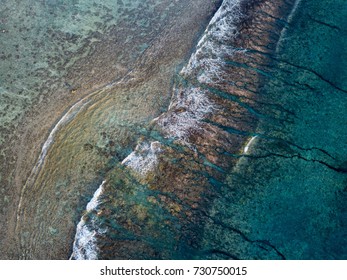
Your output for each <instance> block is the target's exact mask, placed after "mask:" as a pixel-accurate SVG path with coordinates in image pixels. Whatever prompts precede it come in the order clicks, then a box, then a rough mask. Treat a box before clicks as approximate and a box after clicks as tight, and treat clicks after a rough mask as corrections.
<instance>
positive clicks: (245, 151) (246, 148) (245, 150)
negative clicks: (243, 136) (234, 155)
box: [243, 136, 257, 154]
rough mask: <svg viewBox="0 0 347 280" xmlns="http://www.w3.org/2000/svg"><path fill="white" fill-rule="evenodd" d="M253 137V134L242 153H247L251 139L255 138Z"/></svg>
mask: <svg viewBox="0 0 347 280" xmlns="http://www.w3.org/2000/svg"><path fill="white" fill-rule="evenodd" d="M255 138H257V136H253V137H252V138H251V139H250V140H249V141H248V143H247V145H246V147H245V148H244V149H243V153H244V154H247V152H248V150H249V147H250V146H251V144H252V143H253V141H254V140H255Z"/></svg>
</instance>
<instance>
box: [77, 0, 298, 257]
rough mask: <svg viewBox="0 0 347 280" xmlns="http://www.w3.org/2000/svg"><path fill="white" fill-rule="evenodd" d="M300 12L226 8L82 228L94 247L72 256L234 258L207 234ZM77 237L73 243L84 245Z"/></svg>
mask: <svg viewBox="0 0 347 280" xmlns="http://www.w3.org/2000/svg"><path fill="white" fill-rule="evenodd" d="M293 7H294V3H291V4H289V3H282V2H280V1H277V2H276V3H274V2H273V1H272V2H271V3H270V1H224V2H223V3H222V5H221V7H220V8H219V10H218V11H217V12H216V14H215V15H214V17H213V18H212V19H211V21H210V23H209V25H208V27H207V29H206V30H205V32H204V34H203V36H202V38H201V39H200V41H199V42H198V44H197V47H196V50H195V52H194V53H193V54H192V56H191V57H190V59H189V61H188V63H187V65H186V66H184V67H183V69H182V70H181V71H180V73H179V74H178V75H177V77H176V82H175V85H174V87H173V90H172V98H171V102H170V105H169V107H168V111H167V112H165V113H163V114H162V115H160V116H159V117H157V118H155V119H154V120H153V121H152V122H151V123H150V125H149V127H148V128H147V129H148V131H149V132H148V135H147V136H144V137H143V139H140V141H139V142H138V145H137V147H136V149H135V151H134V152H132V153H131V154H130V155H129V156H128V157H127V158H125V159H124V160H123V162H122V165H123V166H119V167H117V168H116V169H114V170H111V171H110V172H109V174H107V175H106V177H105V178H106V179H105V180H106V182H107V183H106V184H105V189H104V192H103V195H102V196H101V197H100V199H99V204H98V206H97V207H96V208H95V209H93V210H91V211H88V212H87V213H86V214H85V216H84V217H83V218H82V220H83V221H84V223H85V226H86V228H88V230H89V232H93V236H92V238H90V244H93V245H96V246H95V247H90V246H89V247H87V248H88V250H86V247H84V246H80V247H74V252H73V255H72V257H73V258H79V257H82V258H86V259H88V258H90V257H93V258H94V257H95V256H96V255H97V256H98V257H99V258H101V259H124V258H126V259H127V258H130V259H137V258H144V259H157V258H159V259H167V258H169V259H177V258H178V259H191V258H207V257H210V256H212V257H213V256H214V257H217V258H218V257H225V256H226V257H233V256H234V254H233V253H232V250H231V251H229V250H225V251H223V250H217V249H215V248H214V247H211V248H204V246H203V243H202V242H203V234H202V233H203V232H204V231H205V226H206V224H209V222H210V219H211V218H210V214H209V212H210V209H211V207H212V206H213V205H214V203H215V200H216V199H217V198H218V197H219V195H220V191H221V188H222V186H223V185H224V183H223V182H224V180H225V178H226V175H227V174H228V172H230V170H231V169H232V167H234V166H235V165H236V164H237V163H238V161H239V158H240V157H243V156H244V153H245V154H247V149H248V148H246V147H247V146H248V144H247V142H248V143H249V144H251V142H252V141H254V138H253V137H254V136H255V135H256V133H257V132H256V128H257V125H258V123H259V121H260V119H262V118H267V115H265V114H267V112H266V108H264V102H265V101H264V98H263V97H262V96H261V95H259V94H258V93H257V91H258V89H259V85H261V84H262V82H263V80H264V79H263V75H264V73H266V72H267V71H268V69H269V68H270V65H271V63H272V62H271V60H270V59H269V55H271V54H273V53H275V51H276V47H277V43H278V41H279V38H280V36H281V31H282V30H283V28H284V25H285V21H286V19H287V17H288V16H289V14H290V12H291V11H292V9H293ZM265 104H266V105H267V103H265ZM269 106H271V104H270V105H269ZM100 229H102V230H101V232H100ZM78 233H79V234H77V235H76V240H75V243H78V242H79V240H80V239H81V238H82V239H83V237H82V236H81V235H82V231H79V232H78ZM216 242H219V241H218V240H216ZM212 243H213V241H212ZM253 247H256V250H257V251H258V252H257V255H255V257H258V258H261V257H262V258H277V257H281V254H280V253H278V252H277V249H276V248H275V247H274V246H273V245H271V244H270V242H259V243H258V244H254V246H253ZM95 248H97V249H96V250H97V253H96V252H95V251H94V250H93V249H95ZM263 248H265V249H263ZM264 250H265V251H266V253H264ZM228 252H229V253H228ZM81 253H82V254H81Z"/></svg>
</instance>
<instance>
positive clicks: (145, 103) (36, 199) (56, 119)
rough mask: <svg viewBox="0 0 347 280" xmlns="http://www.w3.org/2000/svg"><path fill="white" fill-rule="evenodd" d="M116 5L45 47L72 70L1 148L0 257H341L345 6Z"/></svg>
mask: <svg viewBox="0 0 347 280" xmlns="http://www.w3.org/2000/svg"><path fill="white" fill-rule="evenodd" d="M58 2H59V1H58ZM63 2H64V1H62V5H61V6H60V7H61V8H62V10H64V5H65V4H64V3H63ZM77 2H78V1H77ZM92 2H93V1H92ZM123 2H124V3H123ZM205 2H209V4H206V3H205ZM59 3H60V2H59ZM86 3H89V1H87V2H86ZM88 5H89V4H88ZM117 5H118V6H112V4H110V3H108V1H106V2H105V4H104V7H103V8H102V9H100V7H96V6H95V7H94V6H93V7H94V8H93V9H96V11H97V12H96V14H93V17H94V16H95V18H94V19H98V20H101V22H99V23H97V21H96V23H95V22H94V23H93V24H91V25H86V26H91V27H90V28H91V29H93V28H94V29H95V30H93V31H87V30H83V28H82V27H81V26H85V25H81V24H80V25H79V24H77V25H76V26H75V27H74V28H75V35H74V34H73V33H71V34H70V33H66V32H65V33H64V32H58V33H57V32H54V31H53V30H54V28H53V27H52V28H53V29H48V31H47V32H48V34H49V36H54V37H56V36H60V37H62V38H65V37H66V36H67V37H68V38H67V37H66V38H65V39H62V40H58V41H59V42H61V44H62V46H61V50H63V54H64V55H62V56H61V59H63V61H61V62H60V63H59V59H57V60H55V59H53V60H52V61H56V64H52V65H53V66H52V67H51V68H49V66H47V65H46V66H44V65H43V64H42V65H43V66H42V69H41V70H42V72H44V73H46V74H47V73H53V74H54V73H55V74H54V75H56V76H55V78H54V79H53V78H52V77H46V78H45V77H41V79H42V80H41V82H40V81H38V82H37V85H36V86H37V87H39V86H40V85H41V86H42V88H46V89H45V91H42V92H45V94H43V95H40V94H37V95H35V96H33V101H30V102H32V105H31V106H32V107H31V108H32V109H31V110H28V113H26V114H24V113H23V114H24V115H23V116H19V115H18V117H16V118H18V119H21V118H23V120H24V121H23V124H22V125H18V124H16V121H13V123H12V124H13V127H12V129H9V127H7V128H4V129H5V130H6V129H7V130H6V131H7V132H6V133H7V134H8V135H10V136H8V139H7V138H6V139H5V138H4V139H2V138H0V141H1V142H0V144H1V145H2V146H4V147H5V144H6V143H21V145H13V147H12V148H11V151H9V150H8V149H2V151H4V152H3V154H2V155H1V156H2V157H4V155H5V158H6V159H7V158H10V157H12V161H9V164H8V165H6V164H4V163H2V165H3V166H4V168H3V170H4V171H2V173H1V174H0V175H1V177H0V179H1V180H2V181H6V180H5V179H4V178H5V177H4V176H7V177H6V178H8V179H7V181H8V182H6V183H4V186H5V187H4V190H5V189H9V186H10V183H9V182H13V184H14V191H13V193H12V196H11V197H10V198H9V197H7V196H6V197H7V200H6V201H7V202H6V203H4V204H3V207H2V213H1V219H3V220H4V221H6V227H4V229H2V230H3V231H5V232H4V236H6V238H4V240H3V241H2V243H1V251H2V252H3V255H2V256H1V257H2V258H14V259H18V258H20V259H67V258H71V259H344V258H346V257H347V256H346V255H347V251H346V249H345V248H347V246H346V245H347V244H346V240H347V239H346V238H345V237H346V226H347V224H346V223H347V217H346V213H347V212H346V207H345V198H346V186H347V180H346V176H347V175H346V174H347V164H346V162H347V160H346V158H347V146H346V143H347V141H346V134H345V131H347V127H346V126H347V116H346V114H344V112H345V110H346V108H347V106H346V105H347V97H346V91H347V84H346V79H345V78H346V76H347V73H346V71H347V70H346V69H347V67H345V65H344V63H345V61H347V60H346V56H347V54H346V50H347V46H346V44H347V43H346V35H347V31H346V26H347V24H346V19H345V17H344V15H345V14H346V13H345V12H346V9H347V7H346V4H345V3H344V1H343V0H336V1H334V3H331V2H329V1H327V0H323V1H313V0H308V1H294V0H287V1H283V0H273V1H268V0H262V1H252V0H224V1H202V0H201V1H193V0H192V1H176V2H175V3H171V2H170V1H159V0H157V1H142V2H141V1H140V2H136V1H133V4H130V2H129V3H128V2H126V1H118V4H117ZM327 7H329V9H327ZM46 8H47V7H46ZM48 8H49V7H48ZM65 8H66V7H65ZM90 10H92V9H87V10H86V11H84V13H86V15H87V14H89V13H90V12H88V11H90ZM328 10H329V11H328ZM52 11H53V10H52ZM139 11H143V12H139ZM330 11H331V12H330ZM2 13H3V14H4V13H5V12H4V11H2ZM82 14H83V13H82ZM151 15H155V16H153V17H151ZM56 16H58V15H56ZM71 16H72V17H74V18H79V17H80V14H79V13H77V12H76V13H72V15H71ZM132 16H133V17H132ZM90 17H91V14H89V17H85V18H84V19H87V18H90ZM148 18H151V20H149V19H148ZM77 22H79V21H77ZM85 23H86V22H85ZM93 26H94V27H93ZM0 27H1V26H0ZM92 27H93V28H92ZM78 28H82V29H81V30H79V29H78ZM4 30H7V29H4ZM60 30H61V31H63V30H65V27H64V26H60ZM76 30H77V31H76ZM78 30H79V31H78ZM30 32H31V31H30ZM4 34H7V33H4ZM6 36H7V35H6ZM64 36H65V37H64ZM60 37H59V38H60ZM53 41H54V40H53ZM65 41H66V42H69V44H68V45H66V46H65V45H64V44H63V43H62V42H65ZM64 48H66V49H64ZM74 48H77V49H74ZM41 55H42V56H44V55H46V54H45V53H44V52H43V53H42V54H41ZM6 57H7V56H6ZM64 59H65V60H64ZM41 60H43V59H42V58H41ZM45 67H48V68H47V69H48V70H49V71H45V70H47V69H46V68H45ZM59 67H60V68H59ZM37 71H38V70H35V71H34V73H36V72H37ZM37 73H38V72H37ZM40 73H41V72H40ZM53 74H52V75H53ZM11 75H12V74H11ZM21 75H22V73H21ZM34 76H35V75H34ZM35 77H36V76H35ZM12 78H13V77H12V76H11V77H9V80H11V79H12ZM11 81H12V80H11ZM28 81H30V80H28ZM28 81H27V80H25V83H26V84H25V86H26V87H28V88H30V89H32V88H34V87H32V85H31V84H30V83H29V82H28ZM43 81H46V82H47V81H49V83H45V82H43ZM40 83H41V84H40ZM9 84H11V83H9ZM12 84H13V81H12ZM43 85H45V86H44V87H43ZM55 89H56V90H57V91H56V92H55V93H54V92H53V91H55ZM6 90H7V91H8V92H10V91H11V90H12V91H13V89H11V87H8V88H7V89H6ZM57 92H59V94H58V93H57ZM48 96H49V97H48ZM30 104H31V103H30ZM22 105H23V106H24V107H29V105H28V104H26V105H25V104H24V103H23V104H22V103H21V105H20V106H22ZM45 117H47V120H46V121H45V122H42V123H45V125H42V127H41V126H40V123H41V122H40V121H42V120H44V119H45ZM33 120H36V121H33ZM50 126H51V128H50V129H49V127H50ZM5 130H4V131H5ZM9 131H13V134H11V133H12V132H11V133H10V132H9ZM47 131H49V133H47ZM1 135H5V133H2V134H1ZM11 135H12V136H11ZM11 137H12V138H11ZM9 139H10V140H9ZM23 139H27V141H24V140H23ZM11 141H12V142H11ZM4 143H5V144H4ZM2 146H1V147H2ZM7 146H8V145H7ZM22 146H23V149H22V150H20V151H19V150H18V147H22ZM16 147H17V148H16ZM33 147H34V148H33ZM2 161H3V160H2ZM3 162H4V161H3ZM10 170H15V172H13V174H11V175H9V174H10ZM11 178H12V179H11ZM11 180H12V181H11ZM93 193H94V195H93ZM10 202H11V203H10ZM10 205H11V206H10Z"/></svg>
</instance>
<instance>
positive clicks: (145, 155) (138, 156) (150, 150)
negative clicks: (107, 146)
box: [122, 141, 161, 175]
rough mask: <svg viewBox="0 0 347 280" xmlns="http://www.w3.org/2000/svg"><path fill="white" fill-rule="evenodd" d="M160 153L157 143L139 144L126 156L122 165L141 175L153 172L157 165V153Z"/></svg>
mask: <svg viewBox="0 0 347 280" xmlns="http://www.w3.org/2000/svg"><path fill="white" fill-rule="evenodd" d="M160 152H161V144H160V142H158V141H154V142H151V143H147V142H141V143H139V144H138V145H137V146H136V148H135V151H133V152H132V153H131V154H130V155H128V156H127V157H126V158H125V159H124V160H123V161H122V164H124V165H125V166H128V167H130V168H131V169H133V170H134V171H136V172H137V173H139V174H141V175H146V174H147V173H148V172H150V171H153V170H154V169H155V167H156V166H157V163H158V153H160Z"/></svg>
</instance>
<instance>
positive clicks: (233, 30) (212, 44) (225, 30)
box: [180, 0, 245, 84]
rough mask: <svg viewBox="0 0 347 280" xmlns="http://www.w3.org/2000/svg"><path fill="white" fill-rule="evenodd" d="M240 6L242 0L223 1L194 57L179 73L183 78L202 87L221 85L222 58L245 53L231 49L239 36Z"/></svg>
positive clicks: (223, 63)
mask: <svg viewBox="0 0 347 280" xmlns="http://www.w3.org/2000/svg"><path fill="white" fill-rule="evenodd" d="M240 3H241V0H224V2H223V3H222V5H221V7H220V8H219V9H218V11H217V12H216V13H215V15H214V16H213V18H212V19H211V21H210V23H209V25H208V26H207V28H206V30H205V33H204V35H203V37H202V38H201V39H200V41H199V43H198V44H197V49H196V51H195V53H194V54H192V56H191V57H190V59H189V62H188V64H187V65H186V66H185V67H184V68H183V69H182V70H181V72H180V74H181V75H182V76H188V77H191V78H196V79H197V80H198V81H199V82H200V83H204V84H208V83H213V82H217V81H218V80H219V81H221V79H222V76H223V75H222V74H223V70H222V67H224V65H225V62H224V60H223V58H224V57H225V56H226V55H228V56H230V55H232V54H233V53H235V52H244V51H245V50H243V49H236V48H234V47H233V46H232V40H233V39H234V38H235V37H236V36H237V35H238V29H237V23H238V22H239V20H240V19H241V18H242V13H241V10H240Z"/></svg>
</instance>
